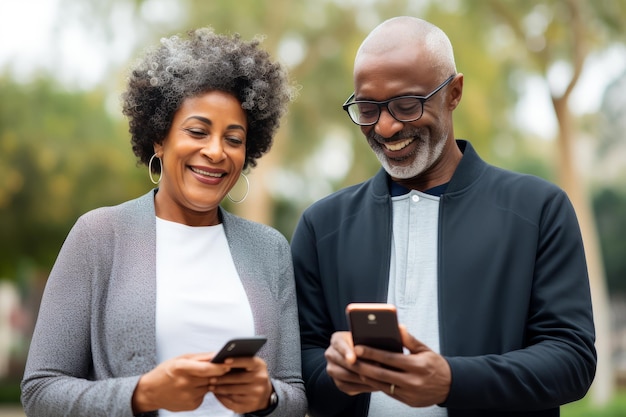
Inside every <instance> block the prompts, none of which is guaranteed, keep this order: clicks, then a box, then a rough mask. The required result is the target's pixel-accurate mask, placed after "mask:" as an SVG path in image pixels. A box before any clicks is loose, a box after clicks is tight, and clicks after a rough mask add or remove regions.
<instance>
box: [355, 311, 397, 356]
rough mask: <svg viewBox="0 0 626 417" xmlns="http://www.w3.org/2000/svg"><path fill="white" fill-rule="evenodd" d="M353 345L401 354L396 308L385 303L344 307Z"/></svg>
mask: <svg viewBox="0 0 626 417" xmlns="http://www.w3.org/2000/svg"><path fill="white" fill-rule="evenodd" d="M346 314H347V315H348V322H349V323H350V331H351V332H352V340H353V342H354V344H355V345H365V346H370V347H373V348H376V349H382V350H388V351H391V352H398V353H402V339H401V337H400V329H399V328H398V318H397V312H396V307H395V306H394V305H393V304H385V303H351V304H348V306H347V307H346Z"/></svg>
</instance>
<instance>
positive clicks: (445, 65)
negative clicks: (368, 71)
mask: <svg viewBox="0 0 626 417" xmlns="http://www.w3.org/2000/svg"><path fill="white" fill-rule="evenodd" d="M389 54H394V55H396V56H398V55H400V56H401V55H404V56H410V57H415V56H416V55H419V59H420V61H421V62H423V63H425V64H427V65H428V66H430V67H431V68H432V69H434V70H436V71H441V72H443V73H445V74H446V75H449V74H453V73H456V65H455V63H454V52H453V50H452V44H451V43H450V39H448V36H447V35H446V34H445V33H444V32H443V31H442V30H441V29H439V28H438V27H437V26H435V25H433V24H432V23H429V22H427V21H425V20H422V19H419V18H416V17H410V16H400V17H394V18H392V19H389V20H386V21H384V22H383V23H381V24H380V25H378V26H377V27H376V28H374V30H372V32H370V34H369V35H368V36H367V37H366V38H365V40H364V41H363V43H362V44H361V46H360V47H359V50H358V51H357V54H356V59H355V67H356V66H357V65H358V63H359V61H360V60H361V59H363V58H365V57H366V56H372V55H374V56H379V57H383V56H385V55H389ZM407 54H409V55H407Z"/></svg>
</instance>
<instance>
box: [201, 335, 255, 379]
mask: <svg viewBox="0 0 626 417" xmlns="http://www.w3.org/2000/svg"><path fill="white" fill-rule="evenodd" d="M265 342H267V338H266V337H265V336H254V337H244V338H239V339H231V340H229V341H228V342H226V344H225V345H224V346H222V348H221V349H220V350H219V351H218V352H217V353H216V354H215V356H213V359H211V362H213V363H224V360H225V359H226V358H245V357H252V356H254V355H256V353H257V352H258V351H259V349H261V347H262V346H263V345H264V344H265ZM240 370H241V369H238V368H233V369H232V370H231V372H237V371H240Z"/></svg>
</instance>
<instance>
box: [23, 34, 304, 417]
mask: <svg viewBox="0 0 626 417" xmlns="http://www.w3.org/2000/svg"><path fill="white" fill-rule="evenodd" d="M293 95H294V90H293V89H292V87H290V85H289V84H288V79H287V75H286V73H285V71H284V70H283V68H282V67H281V66H280V65H279V64H278V63H275V62H272V61H271V59H270V57H269V55H268V53H267V52H265V51H263V50H262V49H260V48H259V41H258V40H254V41H250V42H245V41H242V40H241V39H240V38H239V36H238V35H235V36H223V35H218V34H215V33H214V32H213V31H212V30H211V29H208V28H204V29H199V30H196V31H194V32H191V33H190V34H189V39H183V38H180V37H178V36H173V37H171V38H169V39H163V40H162V41H161V44H160V45H159V46H158V47H156V48H154V49H152V50H149V51H148V52H147V53H146V55H145V57H144V58H143V60H142V61H141V62H139V63H138V64H137V65H136V67H135V68H134V69H133V70H132V72H131V74H130V78H129V82H128V89H127V91H126V92H125V93H124V94H123V112H124V114H125V115H126V116H127V117H128V118H129V124H130V133H131V136H132V139H131V141H132V146H133V151H134V153H135V154H136V155H137V157H138V159H139V161H141V162H142V163H144V164H146V165H148V170H149V174H150V178H151V179H152V180H153V182H156V183H159V186H158V188H157V189H154V190H151V191H150V192H149V193H148V194H146V195H144V196H143V197H140V198H138V199H136V200H132V201H129V202H126V203H123V204H121V205H119V206H116V207H108V208H100V209H97V210H94V211H92V212H89V213H87V214H85V215H84V216H82V217H81V218H80V219H79V220H78V221H77V223H76V225H75V226H74V227H73V229H72V230H71V232H70V233H69V235H68V237H67V239H66V241H65V243H64V245H63V247H62V249H61V251H60V253H59V256H58V258H57V261H56V263H55V265H54V268H53V269H52V272H51V274H50V277H49V279H48V283H47V286H46V290H45V293H44V296H43V299H42V302H41V308H40V313H39V317H38V321H37V325H36V329H35V332H34V335H33V339H32V343H31V348H30V352H29V356H28V361H27V364H26V370H25V375H24V380H23V381H22V402H23V404H24V409H25V411H26V414H27V415H28V416H42V417H43V416H46V417H52V416H107V417H111V416H132V415H156V414H158V415H161V416H163V415H171V414H172V412H179V411H180V412H185V413H181V414H180V415H184V416H207V417H208V416H235V415H240V414H246V415H253V416H254V415H258V416H265V415H271V416H288V417H293V416H302V415H304V414H305V409H306V400H305V395H304V386H303V383H302V379H301V373H300V351H299V343H298V341H299V335H298V321H297V320H298V319H297V310H296V305H295V290H294V283H293V270H292V265H291V258H290V251H289V246H288V244H287V241H286V239H285V238H284V237H283V236H282V235H281V234H280V233H278V232H277V231H276V230H274V229H271V228H270V227H267V226H264V225H260V224H257V223H253V222H250V221H247V220H244V219H241V218H239V217H236V216H234V215H232V214H229V213H228V212H226V211H224V210H223V209H221V208H220V203H221V202H222V200H223V199H224V198H225V197H226V196H227V195H228V193H229V191H230V190H231V189H232V188H233V186H234V185H235V183H237V181H238V179H239V178H240V175H241V176H243V174H242V171H243V170H244V169H246V168H248V167H253V166H254V165H255V164H256V159H257V158H259V157H260V156H261V155H263V154H264V153H265V152H267V151H268V150H269V148H270V146H271V142H272V137H273V135H274V133H275V132H276V130H277V128H278V126H279V120H280V118H281V117H282V115H283V114H284V113H285V110H286V105H287V104H288V102H289V101H290V100H291V99H292V98H293ZM246 182H247V180H246ZM252 335H262V336H265V337H267V342H266V344H265V345H264V346H263V348H261V350H260V351H259V353H258V355H257V356H255V357H246V358H237V359H229V360H227V361H226V362H225V363H224V364H214V363H211V362H210V359H211V358H212V357H213V355H214V352H215V351H217V350H218V349H219V348H220V347H221V346H222V345H223V344H224V343H225V342H226V341H227V340H229V339H231V338H233V337H244V336H252ZM232 368H244V372H229V371H230V370H231V369H232ZM176 415H179V414H178V413H176Z"/></svg>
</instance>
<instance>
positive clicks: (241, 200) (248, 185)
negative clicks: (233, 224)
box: [226, 172, 250, 204]
mask: <svg viewBox="0 0 626 417" xmlns="http://www.w3.org/2000/svg"><path fill="white" fill-rule="evenodd" d="M241 176H242V177H243V179H244V180H246V193H245V194H244V195H243V197H241V199H239V200H233V198H232V197H231V196H230V193H228V194H226V196H227V197H228V199H229V200H230V201H232V202H233V203H235V204H239V203H241V202H243V200H245V199H246V197H248V193H249V192H250V181H248V177H246V174H244V173H243V172H242V173H241Z"/></svg>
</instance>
